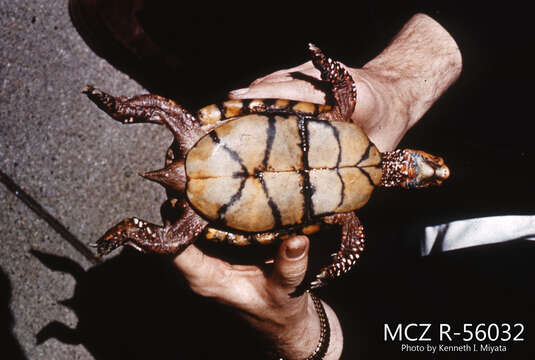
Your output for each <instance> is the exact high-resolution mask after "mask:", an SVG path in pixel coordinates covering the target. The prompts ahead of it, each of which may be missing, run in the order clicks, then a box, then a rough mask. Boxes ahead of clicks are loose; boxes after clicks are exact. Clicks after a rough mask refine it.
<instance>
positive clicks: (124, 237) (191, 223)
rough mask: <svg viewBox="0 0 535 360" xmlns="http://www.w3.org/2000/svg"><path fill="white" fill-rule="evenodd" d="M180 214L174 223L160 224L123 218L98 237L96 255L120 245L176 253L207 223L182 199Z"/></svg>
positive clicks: (159, 252) (190, 241) (149, 250)
mask: <svg viewBox="0 0 535 360" xmlns="http://www.w3.org/2000/svg"><path fill="white" fill-rule="evenodd" d="M181 205H182V206H183V213H182V216H181V217H180V218H179V219H178V220H176V221H175V222H174V223H172V224H170V225H166V226H159V225H155V224H152V223H150V222H147V221H144V220H140V219H138V218H135V217H134V218H126V219H124V220H123V221H121V222H120V223H118V224H117V225H115V226H114V227H112V228H111V229H110V230H108V231H107V232H106V233H105V234H104V236H102V237H101V238H100V239H99V240H97V242H96V244H95V246H96V247H97V251H98V255H99V256H103V255H106V254H108V253H110V252H111V251H113V250H114V249H116V248H118V247H119V246H126V245H127V246H131V247H133V248H135V249H136V250H138V251H141V252H153V253H158V254H169V255H173V254H178V253H180V252H181V251H183V250H184V249H185V248H186V247H187V246H188V245H190V244H191V243H192V242H193V241H194V240H195V238H197V236H199V234H200V233H201V232H202V231H203V229H204V228H205V227H206V225H207V224H208V223H207V221H206V220H204V219H203V218H201V217H200V216H199V215H197V214H196V213H195V211H193V209H192V208H191V207H190V206H189V205H188V204H187V203H186V202H185V201H184V202H183V203H182V204H181Z"/></svg>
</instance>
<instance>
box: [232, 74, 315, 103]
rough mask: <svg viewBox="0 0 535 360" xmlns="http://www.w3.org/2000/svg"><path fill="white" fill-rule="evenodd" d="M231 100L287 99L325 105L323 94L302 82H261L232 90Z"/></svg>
mask: <svg viewBox="0 0 535 360" xmlns="http://www.w3.org/2000/svg"><path fill="white" fill-rule="evenodd" d="M229 98H231V99H253V98H260V99H269V98H276V99H288V100H296V101H306V102H311V103H318V104H321V103H325V93H324V92H322V91H320V90H318V89H316V88H315V87H314V86H313V85H312V84H310V83H308V82H306V81H302V80H296V79H294V80H288V81H280V82H263V83H259V84H258V85H255V86H252V87H248V88H243V89H238V90H234V91H232V92H230V93H229Z"/></svg>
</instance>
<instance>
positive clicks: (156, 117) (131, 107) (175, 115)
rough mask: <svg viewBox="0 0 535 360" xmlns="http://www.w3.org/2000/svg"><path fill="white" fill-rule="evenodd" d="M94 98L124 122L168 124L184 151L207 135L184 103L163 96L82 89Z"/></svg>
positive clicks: (115, 117) (110, 113) (104, 109)
mask: <svg viewBox="0 0 535 360" xmlns="http://www.w3.org/2000/svg"><path fill="white" fill-rule="evenodd" d="M82 92H83V93H84V94H86V95H87V96H88V97H89V99H90V100H91V101H93V102H94V103H95V104H96V105H97V106H98V107H99V108H100V109H101V110H103V111H104V112H106V113H107V114H108V115H109V116H111V117H112V118H113V119H115V120H117V121H119V122H121V123H123V124H134V123H154V124H160V125H166V126H167V127H168V128H169V130H171V132H172V133H173V135H174V136H175V138H176V139H177V140H178V145H179V148H180V150H181V152H182V153H183V154H184V153H186V151H187V150H189V149H190V148H191V147H192V146H193V145H194V144H195V143H196V142H197V140H198V139H199V138H200V137H201V136H203V135H204V134H205V131H203V130H202V129H201V126H200V124H199V123H198V121H197V119H195V117H194V116H193V115H191V114H190V113H189V112H188V111H187V110H186V109H184V108H183V107H182V106H180V105H178V104H176V103H175V102H174V101H172V100H169V99H166V98H164V97H161V96H158V95H154V94H145V95H137V96H133V97H131V98H126V97H123V96H112V95H109V94H107V93H105V92H104V91H102V90H100V89H96V88H94V87H93V86H91V85H87V86H85V87H84V88H83V89H82Z"/></svg>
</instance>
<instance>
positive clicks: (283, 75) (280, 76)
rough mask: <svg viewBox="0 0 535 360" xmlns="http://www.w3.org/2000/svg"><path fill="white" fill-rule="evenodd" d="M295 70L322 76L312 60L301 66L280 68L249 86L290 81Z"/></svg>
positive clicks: (317, 76)
mask: <svg viewBox="0 0 535 360" xmlns="http://www.w3.org/2000/svg"><path fill="white" fill-rule="evenodd" d="M294 72H300V73H303V74H306V75H310V76H315V77H316V78H318V79H319V76H320V73H319V71H318V70H316V68H314V65H312V61H309V62H306V63H304V64H301V65H299V66H296V67H293V68H290V69H282V70H278V71H275V72H273V73H271V74H269V75H266V76H263V77H261V78H258V79H256V80H255V81H253V82H252V83H251V84H250V85H249V87H253V86H256V85H258V84H260V83H275V82H281V81H288V80H291V79H292V77H291V74H292V73H294Z"/></svg>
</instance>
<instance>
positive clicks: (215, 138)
mask: <svg viewBox="0 0 535 360" xmlns="http://www.w3.org/2000/svg"><path fill="white" fill-rule="evenodd" d="M208 135H210V137H211V138H212V140H213V141H214V142H215V143H216V144H218V145H220V146H221V147H222V148H223V149H224V150H225V151H226V152H227V153H228V154H229V155H230V157H231V158H232V160H235V161H237V162H238V164H240V167H241V169H242V172H243V174H245V176H247V175H248V174H249V172H248V171H247V167H246V166H245V164H244V163H243V160H242V158H241V157H240V155H238V153H237V152H236V151H234V150H232V149H231V148H229V147H228V146H227V145H226V144H224V143H222V142H221V139H220V138H219V136H217V133H216V131H215V130H213V131H210V132H209V133H208ZM237 174H239V173H237Z"/></svg>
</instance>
